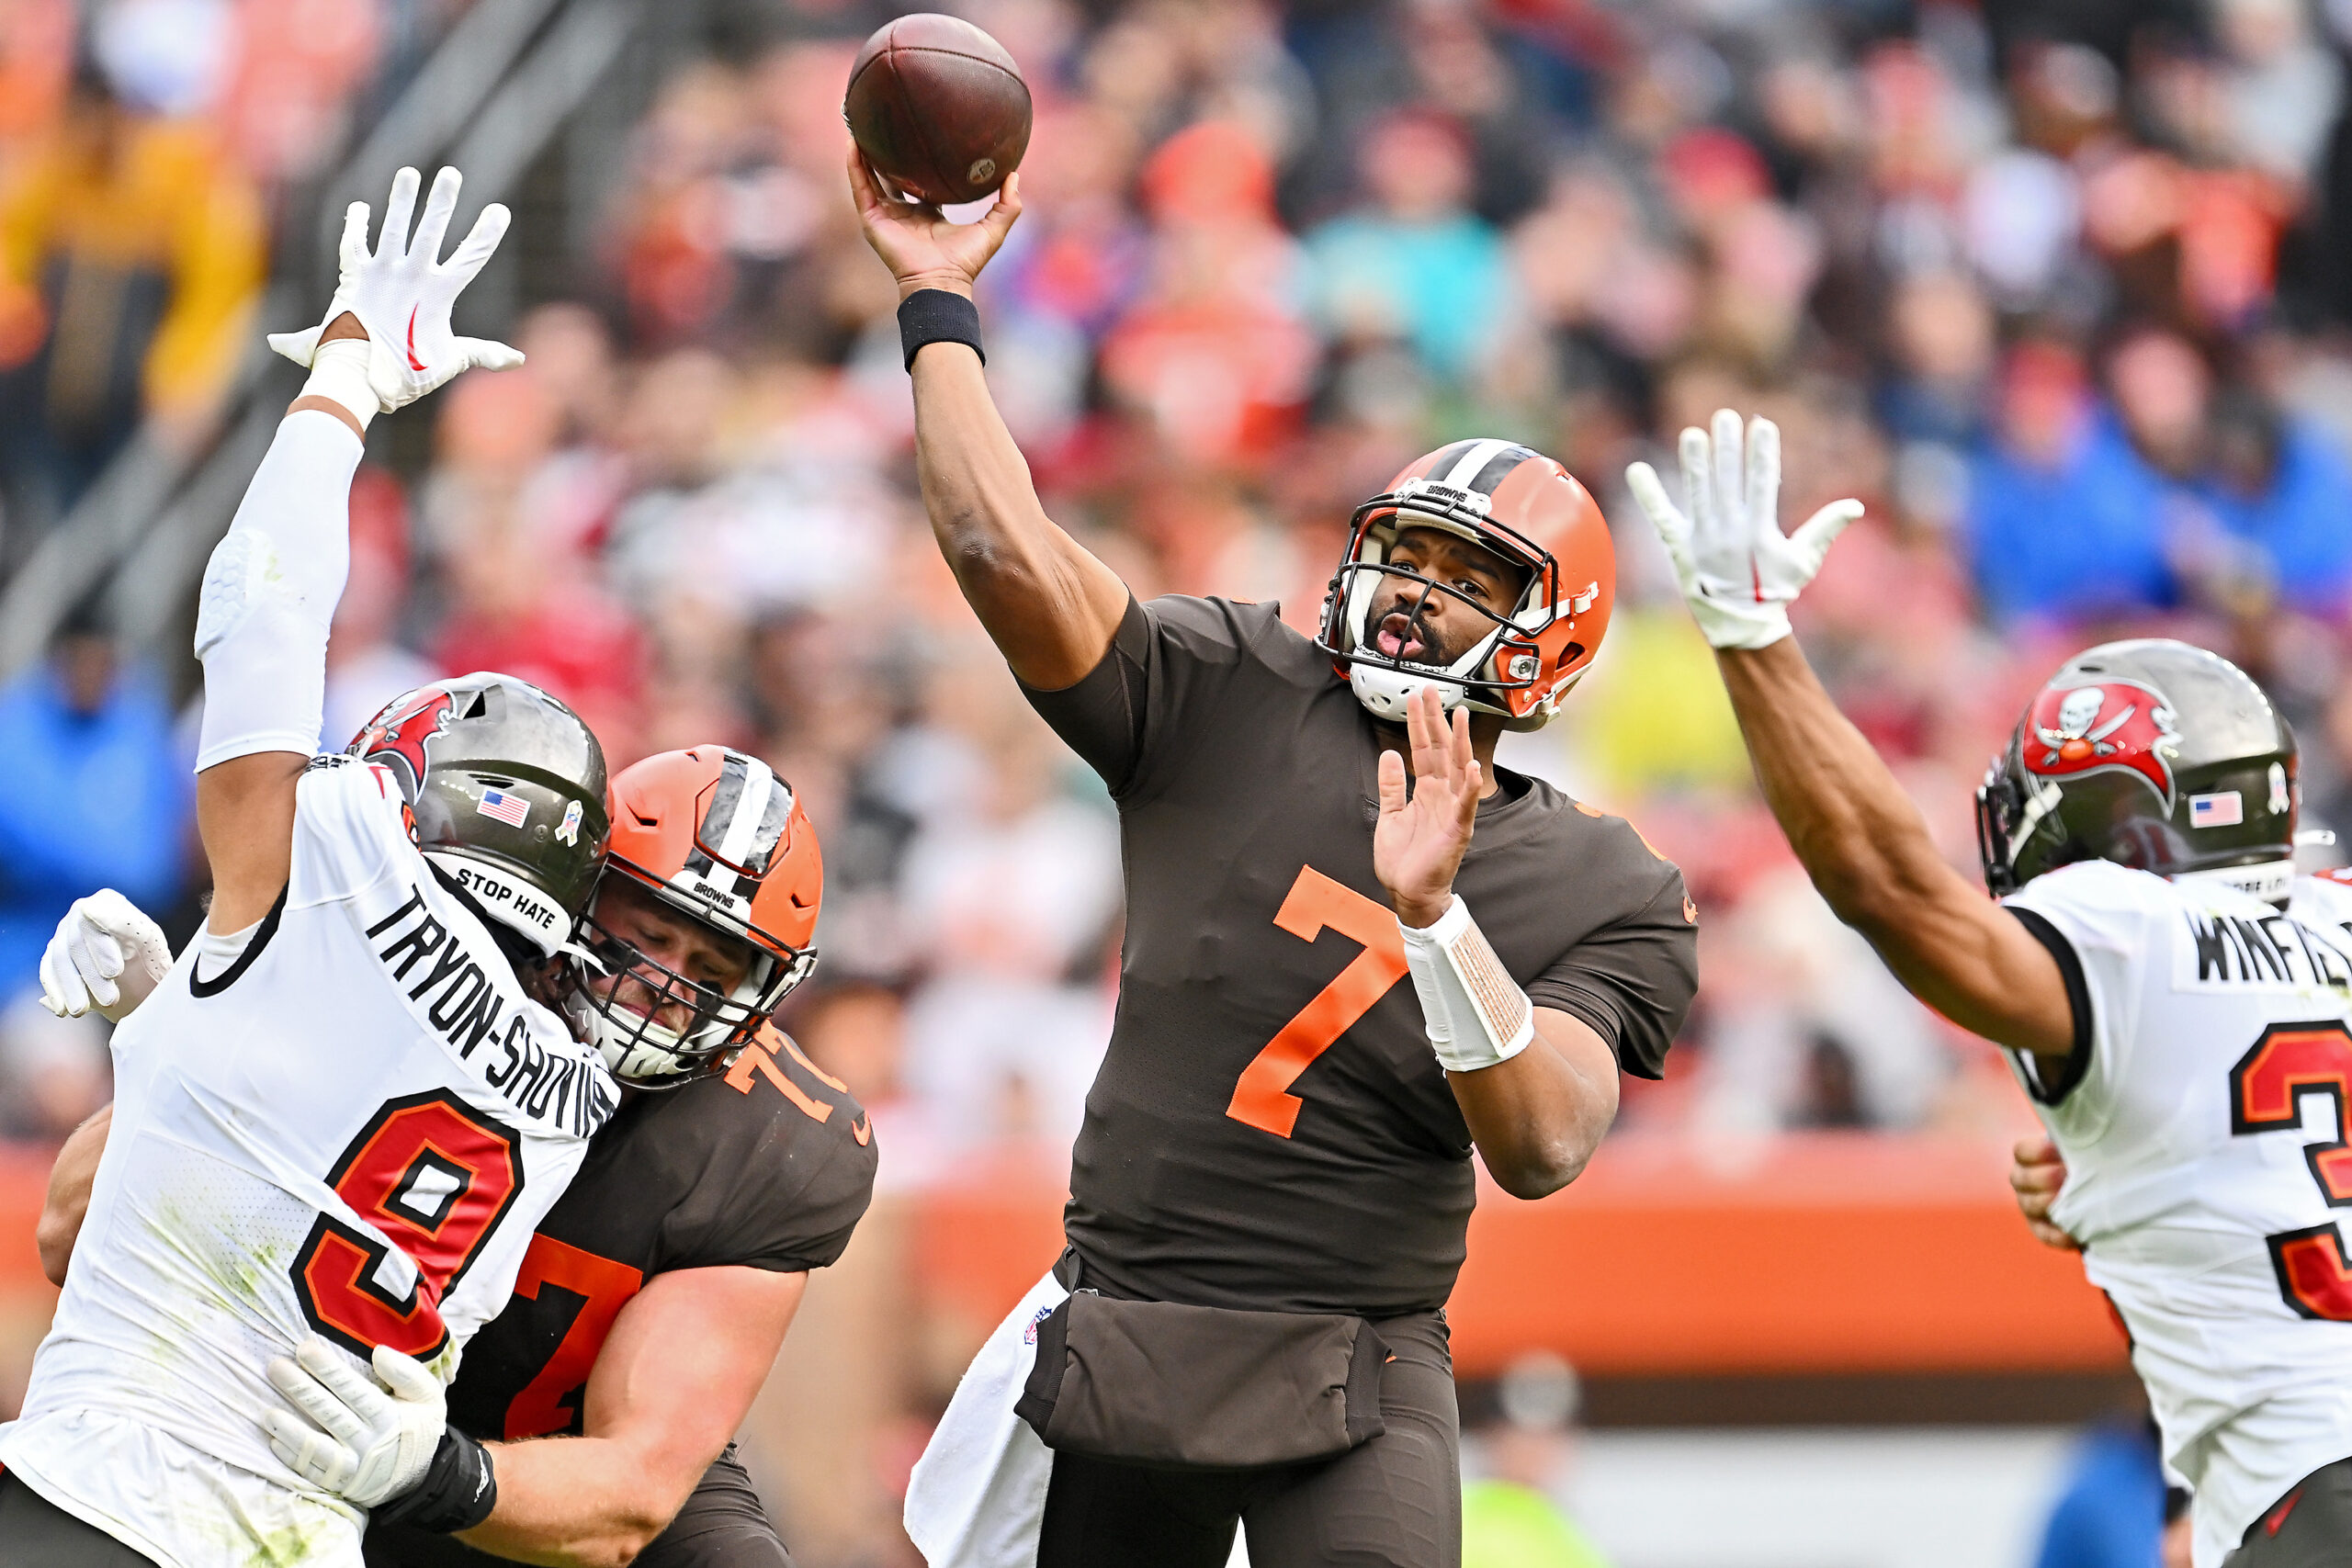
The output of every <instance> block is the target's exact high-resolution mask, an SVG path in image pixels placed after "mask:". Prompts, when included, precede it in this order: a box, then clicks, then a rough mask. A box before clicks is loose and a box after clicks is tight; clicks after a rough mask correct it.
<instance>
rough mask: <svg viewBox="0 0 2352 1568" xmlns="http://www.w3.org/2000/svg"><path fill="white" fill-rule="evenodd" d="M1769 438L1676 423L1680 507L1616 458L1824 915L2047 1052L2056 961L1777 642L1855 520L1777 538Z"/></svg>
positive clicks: (1958, 1015)
mask: <svg viewBox="0 0 2352 1568" xmlns="http://www.w3.org/2000/svg"><path fill="white" fill-rule="evenodd" d="M1780 439H1781V438H1780V432H1779V430H1778V429H1777V428H1775V427H1774V425H1773V424H1772V423H1771V421H1770V420H1765V419H1758V420H1756V421H1755V422H1753V423H1752V424H1751V425H1750V426H1749V427H1748V429H1747V432H1746V433H1745V436H1744V438H1743V433H1742V431H1741V429H1740V423H1739V416H1738V415H1736V414H1735V413H1732V412H1730V411H1728V410H1725V411H1724V412H1720V413H1718V414H1716V415H1715V419H1714V429H1713V435H1712V437H1711V436H1710V435H1709V434H1708V433H1707V432H1705V431H1701V430H1686V431H1684V432H1683V433H1682V450H1681V457H1682V477H1683V488H1684V496H1685V501H1686V504H1687V505H1688V507H1689V511H1688V512H1687V513H1686V512H1684V511H1683V510H1682V509H1681V508H1679V507H1677V506H1676V505H1675V503H1674V502H1672V501H1671V500H1669V499H1668V496H1667V494H1666V489H1665V486H1664V485H1662V484H1661V483H1660V482H1659V480H1658V477H1657V473H1656V471H1654V470H1653V469H1652V468H1650V466H1649V465H1648V464H1646V463H1636V464H1634V466H1633V467H1632V468H1629V469H1627V470H1626V476H1625V477H1626V479H1627V482H1628V483H1629V484H1630V485H1631V486H1632V488H1633V491H1634V498H1635V499H1636V500H1637V501H1639V502H1641V506H1642V510H1643V511H1644V512H1645V513H1647V514H1648V516H1649V518H1650V521H1651V522H1652V524H1654V525H1656V526H1657V530H1658V533H1659V535H1660V536H1661V537H1662V538H1663V539H1664V540H1665V542H1666V547H1667V553H1668V555H1669V556H1670V557H1672V558H1673V561H1674V566H1675V571H1676V573H1677V575H1678V576H1679V578H1680V580H1681V583H1682V592H1683V597H1684V599H1685V600H1686V601H1687V602H1688V603H1689V604H1690V605H1691V612H1692V614H1693V615H1694V616H1695V617H1696V618H1697V619H1698V621H1699V626H1700V629H1701V630H1702V631H1703V632H1704V633H1706V636H1707V640H1708V641H1709V642H1710V643H1712V644H1713V645H1714V649H1715V660H1716V664H1717V667H1718V668H1719V669H1720V670H1721V671H1722V672H1723V678H1724V687H1725V689H1726V690H1728V691H1729V693H1730V694H1731V703H1732V711H1733V712H1734V713H1735V714H1736V716H1738V719H1739V728H1740V733H1741V735H1742V736H1743V737H1745V738H1746V739H1747V752H1748V756H1749V759H1750V760H1751V761H1753V762H1754V763H1755V766H1756V777H1757V780H1758V783H1759V784H1761V785H1762V786H1763V790H1764V799H1765V802H1766V804H1767V805H1769V806H1770V807H1771V808H1772V815H1773V816H1774V817H1775V818H1778V819H1779V821H1780V824H1781V831H1783V832H1784V833H1786V834H1787V835H1788V839H1789V846H1790V848H1792V849H1793V850H1794V851H1795V852H1796V854H1797V859H1798V860H1799V861H1800V862H1801V863H1803V864H1804V868H1805V873H1806V874H1808V875H1809V876H1811V877H1812V878H1813V884H1814V886H1815V887H1816V888H1818V889H1820V891H1821V896H1822V897H1824V898H1825V899H1826V900H1827V901H1828V903H1829V907H1830V908H1832V909H1833V910H1835V911H1836V912H1837V914H1838V919H1841V920H1844V921H1845V922H1846V923H1847V924H1848V925H1849V926H1852V927H1853V928H1854V929H1855V930H1857V931H1860V932H1861V933H1862V935H1863V936H1865V937H1867V938H1869V939H1870V942H1871V946H1872V947H1875V948H1876V949H1877V950H1878V953H1879V956H1880V957H1882V958H1883V959H1884V960H1885V961H1886V964H1887V967H1888V968H1890V969H1892V970H1893V971H1894V974H1895V976H1896V978H1898V979H1900V980H1901V981H1902V982H1903V984H1904V985H1905V987H1908V988H1909V989H1910V991H1911V993H1912V994H1913V995H1914V996H1916V997H1917V998H1919V999H1920V1000H1921V1001H1924V1002H1926V1003H1927V1004H1928V1006H1929V1007H1932V1008H1934V1009H1935V1010H1937V1011H1939V1012H1940V1013H1942V1014H1943V1015H1944V1016H1945V1017H1946V1018H1949V1019H1951V1021H1953V1022H1955V1023H1957V1024H1959V1025H1960V1026H1961V1027H1962V1028H1963V1029H1967V1030H1970V1031H1972V1032H1975V1033H1977V1034H1981V1035H1983V1036H1985V1038H1986V1039H1988V1040H1992V1041H1995V1042H1996V1043H1999V1044H2003V1045H2008V1046H2014V1047H2017V1048H2018V1049H2021V1050H2025V1051H2030V1052H2032V1053H2033V1054H2035V1055H2038V1056H2041V1057H2044V1058H2049V1059H2052V1066H2054V1065H2055V1062H2056V1061H2059V1060H2063V1059H2064V1057H2065V1056H2066V1055H2067V1054H2068V1052H2069V1050H2070V1049H2071V1047H2072V1046H2073V1043H2074V1037H2075V1020H2074V1010H2073V1007H2072V1005H2071V1004H2070V1003H2069V1002H2068V1000H2067V998H2066V986H2065V981H2064V977H2063V976H2061V975H2060V973H2059V970H2058V964H2057V961H2056V960H2055V959H2053V958H2052V957H2051V955H2050V953H2049V951H2048V950H2047V949H2045V948H2044V947H2043V946H2042V945H2041V942H2037V941H2036V940H2035V939H2034V938H2033V936H2032V935H2031V934H2030V932H2029V931H2027V930H2026V928H2025V927H2024V925H2022V924H2021V923H2020V922H2019V921H2018V920H2017V919H2015V918H2014V917H2013V916H2011V915H2009V914H2008V913H2007V911H2005V910H2004V909H2002V908H2001V907H2000V906H1999V905H1997V904H1996V903H1994V902H1993V901H1992V900H1991V899H1989V898H1987V897H1985V894H1984V893H1983V892H1982V891H1981V890H1980V889H1978V888H1976V887H1974V886H1972V885H1970V884H1969V883H1968V882H1967V881H1965V880H1963V879H1962V876H1961V875H1960V874H1959V873H1958V872H1956V871H1954V870H1952V868H1951V866H1950V865H1948V864H1946V863H1945V862H1944V859H1943V857H1942V856H1941V855H1940V854H1939V853H1938V852H1937V850H1936V846H1935V842H1934V840H1932V839H1931V838H1929V836H1928V825H1927V822H1926V820H1925V818H1922V817H1921V816H1920V815H1919V809H1918V807H1917V806H1915V805H1914V804H1912V801H1911V798H1910V796H1909V795H1905V793H1904V790H1903V786H1902V784H1900V783H1899V782H1898V781H1897V780H1896V779H1895V777H1894V773H1892V772H1891V771H1889V769H1888V768H1887V765H1886V763H1885V762H1884V761H1883V760H1882V759H1881V758H1880V756H1879V754H1878V753H1877V752H1876V751H1875V750H1872V749H1871V744H1870V742H1869V741H1868V740H1866V739H1863V738H1862V734H1861V731H1860V730H1858V729H1856V728H1854V727H1853V725H1852V724H1850V723H1849V722H1848V721H1847V719H1846V716H1844V715H1843V714H1841V713H1839V712H1838V706H1837V705H1836V704H1835V703H1833V702H1831V701H1830V700H1829V694H1828V693H1827V692H1826V691H1824V690H1823V689H1822V685H1821V682H1819V681H1818V680H1817V679H1815V675H1814V672H1813V667H1812V666H1811V665H1809V664H1808V663H1806V662H1805V657H1804V652H1803V651H1802V650H1801V649H1799V648H1798V647H1797V645H1796V640H1795V639H1794V638H1793V637H1791V636H1789V619H1788V605H1789V604H1790V602H1791V601H1792V600H1793V599H1794V598H1795V597H1796V595H1797V593H1798V592H1799V591H1800V590H1802V589H1803V588H1804V585H1805V584H1806V583H1808V582H1810V581H1813V575H1814V573H1815V571H1817V570H1820V567H1821V562H1822V558H1823V557H1824V556H1826V554H1827V552H1828V549H1829V546H1830V544H1831V542H1832V541H1834V540H1835V539H1836V537H1837V536H1838V533H1839V532H1840V531H1842V530H1843V529H1844V528H1845V526H1846V525H1848V524H1849V523H1851V522H1852V521H1853V520H1854V518H1856V517H1858V516H1860V514H1861V506H1860V503H1859V502H1850V501H1847V502H1832V503H1831V504H1830V505H1829V506H1827V507H1825V508H1823V509H1822V511H1821V512H1820V513H1818V514H1816V515H1815V517H1813V518H1812V519H1811V520H1810V521H1808V522H1807V523H1806V524H1805V525H1804V526H1803V527H1801V528H1799V529H1798V530H1797V531H1796V532H1795V533H1794V534H1793V535H1790V536H1783V535H1782V534H1781V527H1780V524H1779V522H1778V521H1777V519H1776V516H1775V513H1776V511H1777V508H1778V504H1779V491H1780V479H1781V456H1780Z"/></svg>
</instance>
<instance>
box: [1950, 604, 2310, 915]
mask: <svg viewBox="0 0 2352 1568" xmlns="http://www.w3.org/2000/svg"><path fill="white" fill-rule="evenodd" d="M2297 804H2298V800H2297V790H2296V784H2295V737H2294V733H2293V732H2292V731H2291V730H2290V729H2289V728H2287V721H2286V720H2285V719H2283V718H2281V717H2279V716H2278V709H2277V708H2276V707H2274V706H2272V705H2271V702H2270V698H2269V697H2268V696H2267V694H2265V693H2264V692H2263V690H2262V688H2261V687H2260V686H2258V685H2256V684H2255V682H2254V681H2253V680H2252V678H2251V677H2249V676H2248V675H2247V674H2246V672H2245V671H2243V670H2240V669H2239V668H2238V667H2237V666H2236V665H2234V664H2233V663H2231V662H2230V661H2229V660H2226V659H2223V658H2222V656H2221V655H2220V654H2217V653H2209V652H2207V651H2206V650H2205V649H2201V648H2192V647H2191V646H2189V645H2188V643H2185V642H2176V641H2174V640H2172V639H2171V638H2169V637H2142V638H2135V639H2133V640H2131V641H2128V642H2109V643H2101V644H2100V645H2099V646H2098V647H2097V648H2093V649H2086V650H2085V651H2084V652H2082V653H2079V654H2076V655H2075V657H2074V658H2073V659H2072V660H2068V661H2067V663H2066V665H2065V667H2064V668H2063V669H2061V670H2060V671H2058V673H2056V674H2055V675H2052V677H2051V678H2050V682H2049V684H2047V685H2045V686H2043V687H2042V688H2041V692H2040V693H2039V694H2036V695H2035V697H2034V699H2033V705H2031V706H2030V707H2029V708H2028V709H2027V710H2026V713H2025V716H2024V717H2023V718H2022V719H2020V720H2019V721H2018V728H2017V733H2016V734H2015V735H2013V736H2012V737H2010V739H2009V747H2008V750H2007V751H2006V752H2004V753H2002V754H2001V755H2000V756H1998V757H1996V758H1995V759H1994V761H1993V766H1992V769H1991V771H1990V772H1989V773H1986V774H1985V784H1984V787H1983V788H1981V789H1979V790H1978V791H1977V792H1976V842H1977V849H1978V852H1979V853H1980V854H1981V855H1982V856H1983V858H1984V862H1985V886H1987V887H1988V888H1990V889H1991V890H1992V891H1993V893H1994V895H1995V896H1996V897H1998V896H2000V895H2003V894H2007V893H2014V892H2016V891H2017V890H2018V888H2020V887H2022V886H2025V885H2026V884H2027V883H2029V882H2030V881H2032V880H2033V879H2034V878H2035V877H2037V876H2039V875H2041V874H2042V873H2043V872H2045V871H2052V870H2055V869H2056V868H2057V867H2059V866H2062V865H2065V864H2068V863H2072V862H2075V861H2078V860H2110V861H2114V862H2115V863H2118V864H2119V865H2128V866H2134V867H2137V868H2138V869H2140V870H2142V871H2152V872H2154V873H2155V874H2158V875H2159V876H2170V877H2183V876H2190V877H2210V878H2211V879H2213V880H2216V881H2221V882H2225V883H2227V884H2229V885H2230V886H2233V887H2237V888H2240V889H2242V890H2243V891H2245V892H2248V893H2251V894H2253V895H2255V896H2256V897H2260V898H2267V899H2271V900H2273V901H2277V902H2281V903H2283V902H2284V901H2285V899H2286V897H2287V896H2288V890H2289V886H2290V882H2291V880H2292V878H2293V875H2294V854H2295V811H2296V807H2297Z"/></svg>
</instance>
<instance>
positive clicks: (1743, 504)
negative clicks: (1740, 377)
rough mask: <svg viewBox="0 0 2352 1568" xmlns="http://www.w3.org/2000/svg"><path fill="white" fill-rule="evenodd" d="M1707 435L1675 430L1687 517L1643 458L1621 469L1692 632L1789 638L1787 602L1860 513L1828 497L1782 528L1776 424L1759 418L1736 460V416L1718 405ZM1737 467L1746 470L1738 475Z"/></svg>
mask: <svg viewBox="0 0 2352 1568" xmlns="http://www.w3.org/2000/svg"><path fill="white" fill-rule="evenodd" d="M1714 427H1715V433H1714V437H1713V440H1712V441H1711V440H1709V439H1708V435H1707V433H1706V432H1705V431H1703V430H1698V429H1691V430H1685V431H1684V432H1683V433H1682V490H1683V494H1684V496H1685V497H1686V498H1687V504H1688V505H1689V506H1690V508H1691V510H1690V512H1689V513H1688V514H1687V515H1686V514H1685V513H1683V512H1682V511H1681V510H1680V509H1679V508H1678V507H1676V505H1675V504H1674V502H1671V501H1669V500H1668V499H1667V494H1666V486H1665V485H1663V484H1661V483H1659V482H1658V477H1657V469H1655V468H1651V467H1650V466H1649V465H1648V464H1647V463H1634V464H1632V465H1631V466H1629V467H1628V468H1626V469H1625V483H1626V485H1627V486H1628V487H1629V488H1630V489H1631V490H1632V491H1633V492H1634V500H1635V501H1636V502H1640V503H1641V508H1642V511H1643V512H1644V513H1645V514H1646V515H1647V516H1648V518H1649V520H1650V526H1652V527H1654V528H1656V529H1657V534H1658V537H1659V538H1661V539H1663V540H1665V541H1666V553H1667V555H1668V557H1670V558H1672V559H1673V561H1674V575H1675V577H1676V578H1677V579H1678V580H1679V581H1680V582H1681V584H1682V597H1683V600H1684V602H1685V603H1687V604H1689V605H1690V606H1691V616H1692V617H1693V618H1694V619H1696V620H1697V621H1698V623H1699V629H1700V631H1702V633H1704V634H1705V635H1706V638H1707V641H1708V644H1709V645H1710V646H1712V647H1714V648H1766V647H1769V646H1770V645H1771V644H1773V643H1776V642H1778V641H1780V640H1781V638H1782V637H1786V636H1788V635H1789V605H1790V604H1791V602H1792V601H1793V600H1794V599H1795V598H1796V596H1797V595H1798V594H1799V593H1801V592H1804V586H1805V584H1806V583H1808V582H1811V581H1813V574H1814V573H1815V572H1817V571H1819V570H1821V562H1822V558H1824V557H1826V555H1828V553H1829V547H1830V545H1831V544H1832V543H1833V542H1835V541H1836V539H1837V537H1838V535H1840V534H1842V533H1844V532H1845V531H1846V525H1848V524H1849V523H1851V522H1852V521H1853V520H1854V519H1855V518H1857V517H1860V515H1861V514H1862V503H1861V502H1859V501H1833V502H1830V503H1829V504H1828V505H1826V506H1825V507H1823V508H1822V509H1821V510H1820V511H1818V512H1816V513H1814V514H1813V515H1812V516H1811V517H1810V518H1808V519H1806V521H1805V525H1804V527H1802V528H1799V529H1798V530H1797V531H1796V532H1795V533H1793V534H1789V535H1783V534H1782V533H1781V524H1780V519H1779V516H1778V513H1779V511H1780V505H1781V427H1780V426H1779V425H1777V424H1774V423H1772V422H1771V421H1770V420H1769V419H1765V418H1762V417H1761V416H1758V418H1756V419H1754V420H1752V421H1750V422H1749V423H1748V426H1747V443H1746V446H1747V454H1746V461H1745V463H1743V462H1742V460H1741V451H1740V448H1741V441H1740V431H1739V415H1737V414H1736V413H1734V412H1732V411H1731V410H1729V409H1720V410H1718V411H1716V413H1715V419H1714ZM1743 470H1744V476H1743Z"/></svg>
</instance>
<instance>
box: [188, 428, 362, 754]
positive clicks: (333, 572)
mask: <svg viewBox="0 0 2352 1568" xmlns="http://www.w3.org/2000/svg"><path fill="white" fill-rule="evenodd" d="M361 450H362V447H361V446H360V441H359V437H358V436H356V435H355V434H352V432H351V429H350V427H349V426H348V425H346V424H345V423H343V422H342V421H341V420H339V419H337V418H335V417H334V415H333V414H329V413H321V412H317V411H315V410H309V409H306V410H304V411H302V412H300V413H294V414H288V416H287V417H286V419H285V420H284V422H283V423H280V424H279V425H278V427H277V439H276V440H274V441H272V442H271V443H270V446H269V452H268V455H267V456H266V457H263V458H262V460H261V467H260V468H259V469H257V470H256V471H255V472H254V479H253V483H252V484H251V485H249V486H248V487H246V490H245V499H244V501H243V503H241V504H240V505H239V506H238V508H237V515H236V517H235V518H234V519H233V520H232V522H231V523H230V525H229V532H228V536H226V537H224V538H223V539H222V540H221V541H220V544H219V545H218V546H217V547H214V549H213V551H212V558H211V560H210V561H209V563H207V565H206V566H205V569H204V587H203V592H202V596H201V598H200V599H199V600H198V605H197V615H196V657H197V658H198V660H200V661H201V662H202V663H203V665H204V722H203V727H202V730H201V733H200V736H199V739H198V746H197V756H196V768H197V772H198V773H202V772H203V771H204V770H205V769H207V768H211V767H217V766H219V765H220V763H222V762H226V761H231V760H232V759H233V758H237V757H243V756H249V755H251V754H253V753H254V752H256V751H295V752H299V753H300V754H301V755H303V756H305V757H307V756H309V755H311V753H312V752H313V751H315V750H318V745H319V726H320V723H321V719H320V713H321V709H322V705H323V701H324V694H325V687H326V656H327V626H328V623H329V622H330V621H332V620H333V619H334V607H335V603H336V601H338V600H339V599H341V598H342V597H343V583H344V577H345V573H346V572H348V570H350V565H351V540H350V529H351V511H350V501H351V476H352V473H353V472H354V470H356V468H358V466H359V455H360V452H361Z"/></svg>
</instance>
